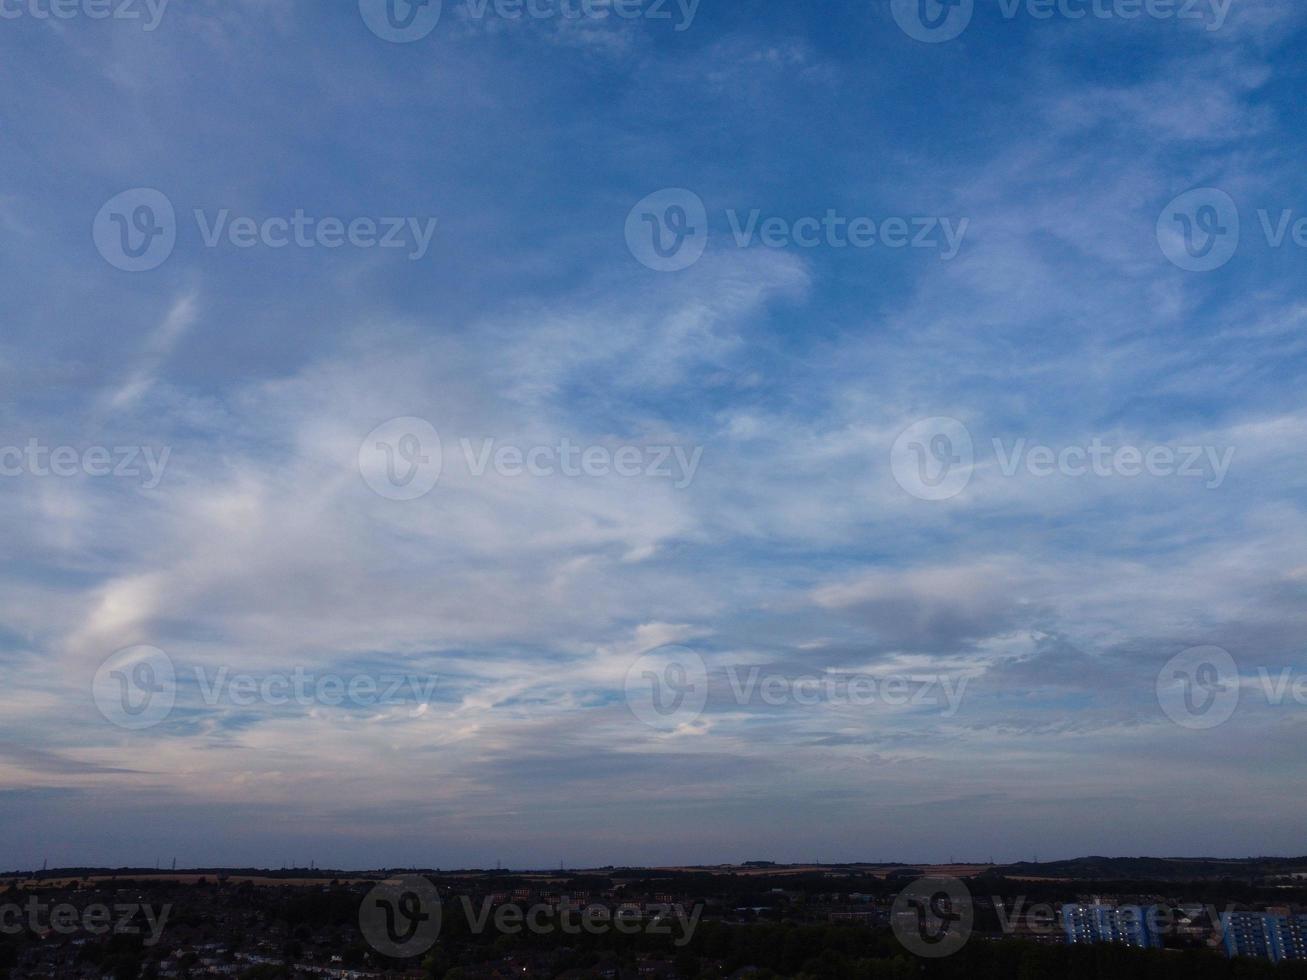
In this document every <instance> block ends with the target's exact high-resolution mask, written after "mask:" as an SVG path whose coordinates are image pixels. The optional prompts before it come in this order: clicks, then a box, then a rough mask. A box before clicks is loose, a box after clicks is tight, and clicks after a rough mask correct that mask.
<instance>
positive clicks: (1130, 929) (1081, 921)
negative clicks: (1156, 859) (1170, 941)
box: [1062, 905, 1162, 949]
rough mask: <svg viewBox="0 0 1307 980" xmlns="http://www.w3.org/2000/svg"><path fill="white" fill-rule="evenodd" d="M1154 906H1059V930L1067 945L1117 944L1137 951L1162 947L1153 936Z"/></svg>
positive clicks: (1155, 908) (1154, 922) (1154, 931)
mask: <svg viewBox="0 0 1307 980" xmlns="http://www.w3.org/2000/svg"><path fill="white" fill-rule="evenodd" d="M1156 911H1157V906H1155V905H1149V906H1148V907H1146V908H1144V907H1142V906H1139V905H1063V906H1062V928H1063V929H1064V930H1065V931H1066V937H1067V942H1069V943H1121V944H1124V945H1126V946H1136V947H1138V948H1140V949H1149V948H1155V947H1159V946H1161V945H1162V938H1161V936H1159V935H1158V934H1157V932H1156V923H1157V921H1158V918H1157V915H1156V914H1155V913H1156Z"/></svg>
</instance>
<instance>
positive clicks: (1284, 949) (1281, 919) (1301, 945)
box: [1221, 912, 1307, 963]
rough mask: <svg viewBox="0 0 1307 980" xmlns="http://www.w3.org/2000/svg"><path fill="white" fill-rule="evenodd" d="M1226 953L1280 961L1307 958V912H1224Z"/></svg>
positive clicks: (1222, 921)
mask: <svg viewBox="0 0 1307 980" xmlns="http://www.w3.org/2000/svg"><path fill="white" fill-rule="evenodd" d="M1221 929H1222V932H1223V935H1224V942H1225V952H1226V954H1227V955H1228V956H1231V957H1234V956H1249V957H1254V958H1256V959H1262V960H1270V961H1271V962H1273V963H1279V962H1282V961H1284V960H1307V915H1283V914H1280V913H1275V912H1225V913H1222V915H1221Z"/></svg>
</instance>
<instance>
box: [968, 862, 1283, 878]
mask: <svg viewBox="0 0 1307 980" xmlns="http://www.w3.org/2000/svg"><path fill="white" fill-rule="evenodd" d="M1294 872H1297V873H1303V874H1307V857H1299V858H1277V857H1257V858H1152V857H1134V858H1109V857H1083V858H1074V859H1072V860H1069V861H1043V862H1040V863H1038V864H1036V863H1034V862H1033V861H1021V862H1018V863H1017V864H1005V865H1001V866H999V867H996V868H995V869H994V870H993V872H992V873H994V874H1001V875H1005V876H1007V877H1024V878H1068V879H1075V880H1091V879H1092V880H1098V881H1110V880H1127V879H1129V880H1136V881H1148V880H1158V881H1186V880H1197V879H1214V878H1253V877H1257V878H1261V877H1266V876H1268V875H1285V874H1291V873H1294Z"/></svg>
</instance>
